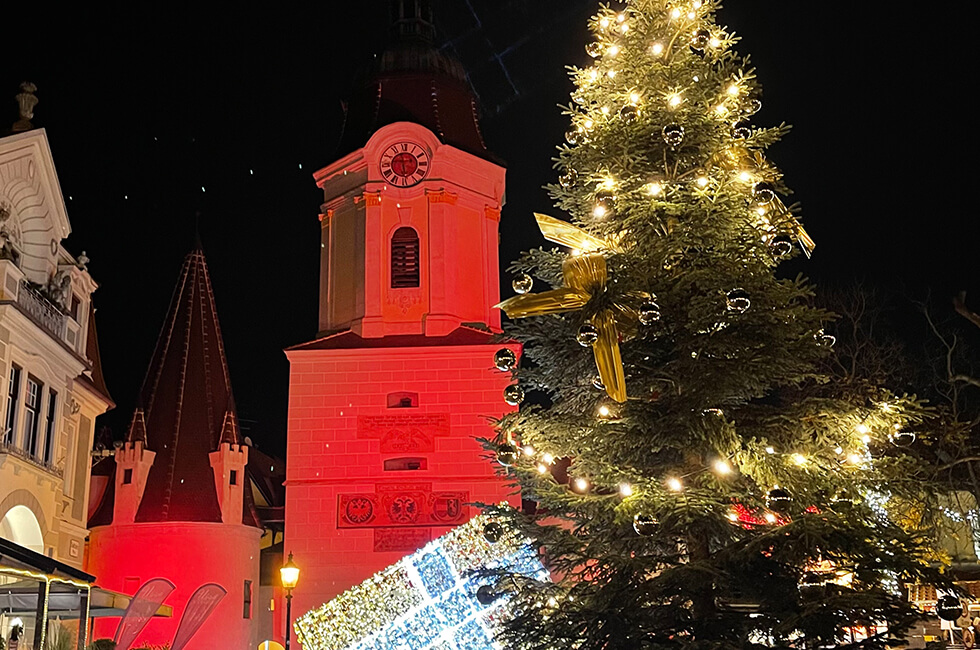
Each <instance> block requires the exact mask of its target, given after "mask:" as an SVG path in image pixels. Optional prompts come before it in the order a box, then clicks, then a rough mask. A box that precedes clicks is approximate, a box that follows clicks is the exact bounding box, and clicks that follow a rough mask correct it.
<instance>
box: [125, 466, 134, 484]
mask: <svg viewBox="0 0 980 650" xmlns="http://www.w3.org/2000/svg"><path fill="white" fill-rule="evenodd" d="M132 482H133V470H132V469H131V468H130V469H125V470H123V485H129V484H130V483H132Z"/></svg>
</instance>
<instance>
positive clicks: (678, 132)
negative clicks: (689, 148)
mask: <svg viewBox="0 0 980 650" xmlns="http://www.w3.org/2000/svg"><path fill="white" fill-rule="evenodd" d="M660 135H661V137H663V139H664V142H665V143H667V146H668V147H679V146H680V145H681V143H682V142H684V127H683V126H681V125H680V124H668V125H667V126H665V127H664V128H663V129H661V130H660Z"/></svg>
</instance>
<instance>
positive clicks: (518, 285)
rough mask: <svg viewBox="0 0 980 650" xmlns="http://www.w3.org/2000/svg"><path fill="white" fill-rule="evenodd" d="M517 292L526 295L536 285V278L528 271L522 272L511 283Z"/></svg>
mask: <svg viewBox="0 0 980 650" xmlns="http://www.w3.org/2000/svg"><path fill="white" fill-rule="evenodd" d="M510 286H512V287H513V288H514V291H515V292H516V293H519V294H521V295H524V294H525V293H527V292H528V291H530V290H531V288H532V287H533V286H534V280H533V279H532V278H531V276H530V275H528V274H527V273H521V274H520V275H518V276H517V277H515V278H514V281H513V282H511V283H510Z"/></svg>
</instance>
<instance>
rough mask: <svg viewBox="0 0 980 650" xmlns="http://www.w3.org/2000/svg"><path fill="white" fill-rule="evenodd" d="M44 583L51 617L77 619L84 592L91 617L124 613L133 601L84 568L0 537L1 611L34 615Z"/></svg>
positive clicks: (167, 610) (162, 611) (164, 610)
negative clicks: (97, 580)
mask: <svg viewBox="0 0 980 650" xmlns="http://www.w3.org/2000/svg"><path fill="white" fill-rule="evenodd" d="M41 582H47V583H48V585H49V592H48V616H49V617H50V618H62V619H70V618H78V617H79V612H80V610H81V607H82V606H83V603H82V595H83V594H84V593H85V592H89V594H90V596H89V615H90V616H96V617H97V616H122V615H123V613H124V612H125V611H126V608H127V607H128V606H129V603H130V602H131V601H132V596H127V595H125V594H120V593H118V592H115V591H110V590H108V589H103V588H101V587H96V586H95V585H93V584H92V583H94V582H95V576H93V575H91V574H89V573H85V572H84V571H82V570H81V569H76V568H75V567H73V566H70V565H68V564H65V563H63V562H59V561H57V560H55V559H53V558H50V557H47V556H46V555H42V554H40V553H37V552H35V551H32V550H30V549H28V548H24V547H23V546H21V545H20V544H16V543H14V542H11V541H9V540H6V539H3V538H0V612H2V613H4V614H10V615H20V616H34V615H35V613H36V612H37V605H38V602H37V599H38V584H39V583H41ZM172 615H173V608H172V607H170V606H168V605H161V606H160V607H159V608H158V609H157V611H156V614H155V616H164V617H169V616H172Z"/></svg>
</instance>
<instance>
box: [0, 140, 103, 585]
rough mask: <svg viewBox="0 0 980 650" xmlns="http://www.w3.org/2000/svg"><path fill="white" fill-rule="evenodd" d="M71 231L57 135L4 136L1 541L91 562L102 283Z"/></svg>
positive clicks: (0, 169)
mask: <svg viewBox="0 0 980 650" xmlns="http://www.w3.org/2000/svg"><path fill="white" fill-rule="evenodd" d="M70 232H71V226H70V224H69V221H68V214H67V211H66V209H65V203H64V199H63V197H62V194H61V188H60V186H59V183H58V177H57V173H56V171H55V167H54V161H53V159H52V156H51V150H50V148H49V146H48V139H47V135H46V134H45V132H44V130H42V129H34V130H29V131H25V132H23V133H18V134H15V135H11V136H8V137H4V138H0V537H3V538H6V539H8V540H10V541H13V542H16V543H18V544H20V545H22V546H25V547H27V548H29V549H31V550H33V551H37V552H39V553H43V554H44V555H47V556H49V557H52V558H54V559H57V560H59V561H61V562H64V563H66V564H69V565H72V566H75V567H79V568H81V567H82V563H83V559H84V558H83V555H84V549H85V539H86V537H87V535H88V530H87V527H86V526H87V519H88V498H89V475H90V470H91V449H92V442H93V436H94V433H95V418H96V417H97V416H98V415H101V414H102V413H104V412H105V411H106V410H107V409H109V408H111V406H112V401H111V399H110V397H109V395H108V393H107V391H106V389H105V385H104V383H103V381H102V377H101V369H100V368H99V361H98V347H97V346H98V344H97V341H96V340H95V329H94V322H93V321H92V320H91V319H92V303H91V296H92V293H93V292H94V291H95V290H96V288H97V285H96V283H95V282H94V281H93V280H92V278H91V276H90V275H89V273H88V271H87V269H86V264H85V263H86V261H87V260H86V259H85V257H84V255H81V256H79V259H76V258H75V257H73V256H72V255H70V254H69V253H68V252H67V251H66V250H65V248H64V246H63V245H62V241H63V240H64V239H65V238H66V237H67V236H68V235H69V233H70Z"/></svg>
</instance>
